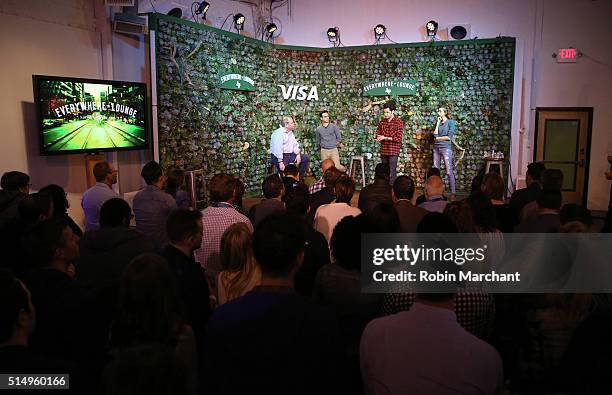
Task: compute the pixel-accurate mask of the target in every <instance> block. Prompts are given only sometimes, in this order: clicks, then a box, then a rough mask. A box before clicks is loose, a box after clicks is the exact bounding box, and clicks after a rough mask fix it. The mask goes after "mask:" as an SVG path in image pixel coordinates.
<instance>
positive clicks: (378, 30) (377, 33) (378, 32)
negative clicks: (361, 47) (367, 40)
mask: <svg viewBox="0 0 612 395" xmlns="http://www.w3.org/2000/svg"><path fill="white" fill-rule="evenodd" d="M386 32H387V28H386V27H385V25H381V24H380V23H379V24H378V25H376V27H374V38H375V39H376V44H380V40H381V39H382V38H383V37H384V36H385V34H386Z"/></svg>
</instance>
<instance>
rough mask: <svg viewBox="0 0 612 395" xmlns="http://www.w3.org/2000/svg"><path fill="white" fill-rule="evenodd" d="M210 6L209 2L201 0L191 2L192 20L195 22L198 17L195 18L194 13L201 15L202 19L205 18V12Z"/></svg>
mask: <svg viewBox="0 0 612 395" xmlns="http://www.w3.org/2000/svg"><path fill="white" fill-rule="evenodd" d="M209 8H210V3H208V2H207V1H202V2H197V1H196V2H194V3H193V4H191V17H192V19H193V21H194V22H197V21H198V19H197V18H196V15H202V19H204V20H206V13H207V12H208V9H209Z"/></svg>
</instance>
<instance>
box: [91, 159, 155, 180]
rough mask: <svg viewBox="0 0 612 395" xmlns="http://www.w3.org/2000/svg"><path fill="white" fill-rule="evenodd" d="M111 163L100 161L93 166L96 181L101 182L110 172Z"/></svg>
mask: <svg viewBox="0 0 612 395" xmlns="http://www.w3.org/2000/svg"><path fill="white" fill-rule="evenodd" d="M110 172H111V165H110V163H108V162H98V163H96V164H95V165H94V167H93V175H94V178H95V179H96V181H98V182H101V181H103V180H104V178H105V177H106V176H107V175H108V174H110ZM143 177H144V176H143Z"/></svg>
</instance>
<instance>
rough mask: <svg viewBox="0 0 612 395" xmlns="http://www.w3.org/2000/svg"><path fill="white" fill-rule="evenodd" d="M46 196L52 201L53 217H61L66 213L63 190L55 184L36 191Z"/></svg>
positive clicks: (66, 206) (66, 205) (66, 200)
mask: <svg viewBox="0 0 612 395" xmlns="http://www.w3.org/2000/svg"><path fill="white" fill-rule="evenodd" d="M38 193H42V194H44V195H47V196H49V197H50V198H51V200H53V215H54V216H62V215H63V214H66V212H67V211H68V205H69V204H68V199H66V192H65V191H64V188H62V187H60V186H59V185H56V184H49V185H47V186H46V187H43V188H41V189H40V191H38Z"/></svg>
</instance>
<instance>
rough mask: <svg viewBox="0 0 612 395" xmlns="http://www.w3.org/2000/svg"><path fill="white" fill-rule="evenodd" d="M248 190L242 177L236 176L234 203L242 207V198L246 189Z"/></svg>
mask: <svg viewBox="0 0 612 395" xmlns="http://www.w3.org/2000/svg"><path fill="white" fill-rule="evenodd" d="M245 190H246V188H245V186H244V182H242V180H241V179H240V178H236V185H235V186H234V205H235V206H238V207H242V198H243V196H244V191H245Z"/></svg>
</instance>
